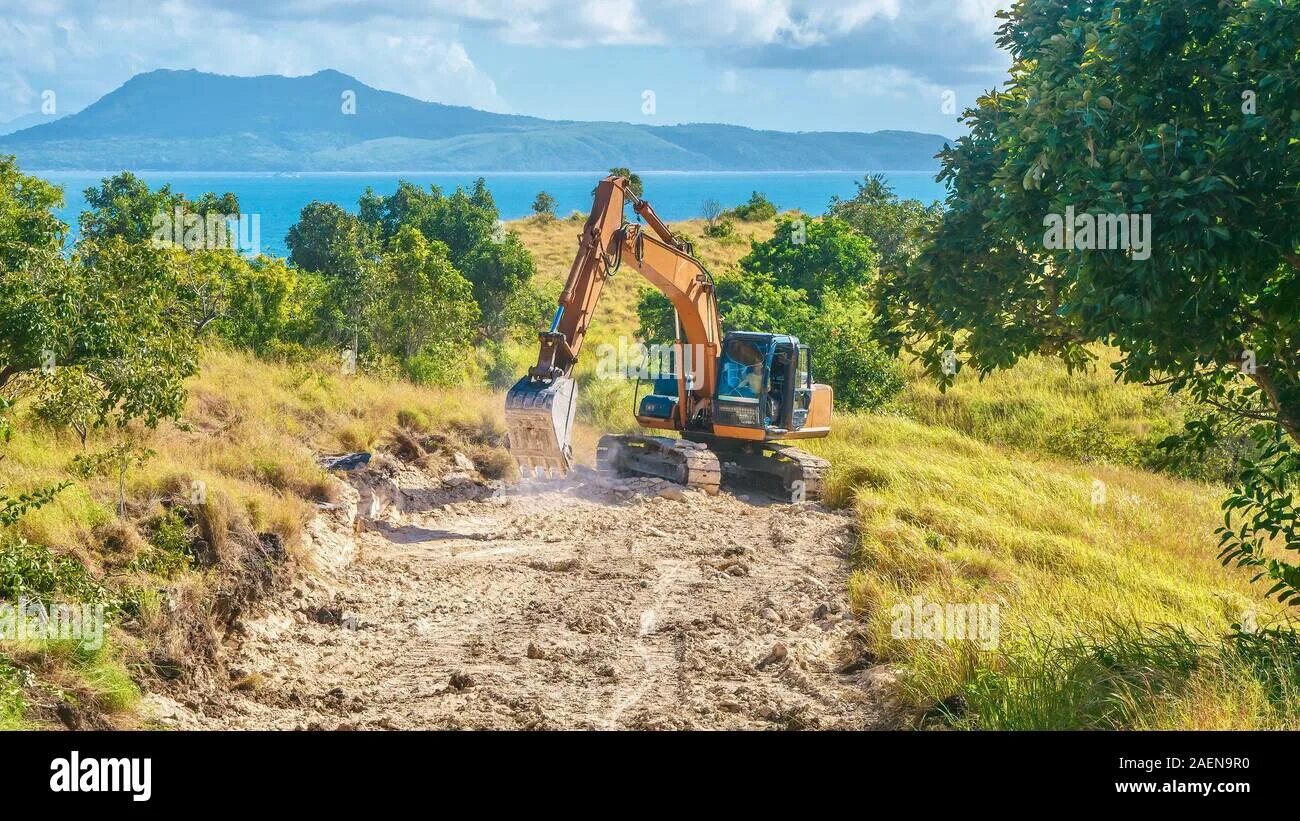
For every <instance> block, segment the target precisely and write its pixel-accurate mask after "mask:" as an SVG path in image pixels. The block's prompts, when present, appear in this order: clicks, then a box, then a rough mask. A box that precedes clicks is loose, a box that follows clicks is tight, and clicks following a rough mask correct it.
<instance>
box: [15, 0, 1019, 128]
mask: <svg viewBox="0 0 1300 821" xmlns="http://www.w3.org/2000/svg"><path fill="white" fill-rule="evenodd" d="M999 5H1000V3H999V0H653V1H652V2H643V1H642V0H224V2H221V1H220V0H161V2H159V0H150V1H149V2H141V1H140V0H0V122H3V121H6V120H10V119H14V118H16V117H19V116H22V115H32V114H40V113H42V110H43V106H44V113H45V114H46V115H50V111H49V110H50V109H51V108H52V109H53V110H54V115H51V116H57V115H63V114H68V113H71V112H74V111H77V110H79V109H81V108H83V107H85V106H86V105H89V104H90V103H92V102H94V101H95V100H97V99H99V98H100V97H101V96H103V95H104V94H106V93H108V92H110V91H112V90H113V89H115V88H117V87H118V86H120V85H121V84H122V83H124V82H126V80H128V79H130V78H131V77H132V76H134V75H135V74H138V73H141V72H145V71H151V70H153V69H158V68H173V69H186V68H195V69H198V70H200V71H209V72H214V73H218V74H233V75H243V76H248V75H257V74H283V75H291V76H297V75H305V74H312V73H314V72H316V71H319V70H321V69H326V68H333V69H337V70H339V71H342V72H344V73H347V74H351V75H353V76H355V77H356V78H358V79H359V80H361V81H362V82H364V83H366V84H368V85H371V86H374V87H377V88H382V89H386V90H390V91H396V92H400V93H403V94H409V95H411V96H413V97H417V98H420V99H423V100H431V101H436V102H441V103H449V104H455V105H469V106H474V107H476V108H482V109H487V110H491V111H500V112H508V113H517V114H531V115H535V116H540V117H547V118H553V119H572V120H622V121H627V122H644V123H648V124H655V125H666V124H675V123H684V122H724V123H733V124H737V125H745V126H749V127H753V128H771V129H779V130H783V131H876V130H880V129H906V130H913V131H925V132H931V133H938V134H943V135H945V136H954V135H956V134H959V133H961V132H962V131H963V130H964V129H963V128H962V126H961V124H960V122H959V119H958V115H959V114H960V112H961V110H962V109H963V108H964V107H966V106H968V105H970V104H972V103H973V102H974V100H975V98H976V97H977V96H978V95H979V94H981V93H983V92H984V91H986V90H988V89H990V88H993V87H994V86H996V85H997V84H998V83H1000V82H1001V81H1002V79H1003V77H1004V76H1005V73H1006V70H1007V68H1008V66H1009V64H1010V60H1009V58H1008V57H1007V55H1006V54H1005V53H1004V52H1001V51H999V50H998V48H997V46H996V43H995V34H994V32H995V31H996V29H997V26H998V20H997V19H996V18H995V17H994V12H995V11H996V9H997V8H998V6H999Z"/></svg>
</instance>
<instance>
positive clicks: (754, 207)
mask: <svg viewBox="0 0 1300 821" xmlns="http://www.w3.org/2000/svg"><path fill="white" fill-rule="evenodd" d="M731 213H733V214H735V215H736V217H737V219H742V220H744V221H745V222H764V221H766V220H770V219H772V218H773V217H775V216H776V205H774V204H773V203H772V201H771V200H769V199H768V198H767V196H766V195H764V194H762V193H760V192H758V191H754V192H753V193H751V194H750V195H749V199H748V200H747V201H746V202H742V203H741V204H740V205H737V206H736V207H735V208H733V209H731Z"/></svg>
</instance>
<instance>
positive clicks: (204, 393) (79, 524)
mask: <svg viewBox="0 0 1300 821" xmlns="http://www.w3.org/2000/svg"><path fill="white" fill-rule="evenodd" d="M513 227H514V229H515V230H516V231H518V232H519V234H520V235H521V237H522V238H523V239H524V241H525V243H526V244H527V245H528V247H529V248H530V249H531V251H532V253H533V254H534V257H535V259H536V261H537V264H538V267H539V279H540V280H541V281H542V282H543V283H548V284H549V287H552V288H556V289H558V283H559V282H560V281H561V280H562V279H563V277H564V276H565V274H566V273H567V271H568V266H569V264H570V263H571V261H572V256H573V253H574V247H575V241H576V234H577V232H578V230H580V228H581V220H568V219H562V220H554V221H536V220H528V221H522V222H519V223H516V224H515V225H514V226H513ZM675 227H677V228H678V229H679V230H684V231H685V232H686V233H688V234H691V235H693V236H694V237H695V238H697V240H698V244H697V252H698V254H699V255H700V257H701V258H702V259H703V260H705V262H706V264H707V265H708V266H709V267H710V268H711V269H712V270H715V271H721V270H725V269H726V268H728V267H729V266H734V265H735V264H736V262H737V261H738V260H739V259H740V257H741V256H743V255H744V254H745V253H746V252H747V251H748V247H749V243H748V239H749V238H759V239H762V238H765V237H766V236H768V235H770V232H771V231H772V223H770V222H769V223H764V224H746V223H737V228H738V230H739V231H740V232H741V238H740V239H738V240H728V241H718V240H712V239H708V238H703V236H702V235H703V231H702V225H701V224H700V223H699V222H688V223H684V224H681V225H678V226H675ZM641 287H644V286H643V285H642V284H641V282H640V281H639V279H638V278H637V277H636V276H635V275H633V274H632V273H631V272H624V274H623V275H620V276H616V277H615V279H614V280H613V281H612V282H611V283H610V284H609V286H608V288H607V291H606V294H605V300H604V312H603V314H602V316H601V317H600V318H599V319H598V320H597V321H596V322H595V323H593V327H592V330H591V336H590V339H589V345H590V346H591V347H589V348H588V350H587V353H588V355H587V356H586V358H585V359H584V361H583V363H582V366H581V369H580V372H579V381H580V384H581V389H580V396H581V398H582V418H583V420H584V421H585V422H586V424H584V425H583V426H582V427H581V428H580V429H579V431H578V434H577V437H576V442H575V445H576V449H577V451H578V453H579V456H580V458H586V459H588V460H589V459H590V455H591V451H592V449H593V447H594V443H595V440H596V438H597V437H598V436H599V435H600V433H603V432H606V431H610V430H630V429H632V427H633V425H634V422H633V420H632V418H631V398H632V386H631V384H630V383H628V382H626V381H619V380H598V379H596V378H595V356H594V354H595V352H596V348H597V346H598V345H599V344H600V343H602V342H615V341H616V340H617V338H618V337H619V335H626V336H629V337H630V336H631V335H632V334H633V333H634V332H635V328H636V318H635V311H634V305H635V298H636V294H637V292H638V289H639V288H641ZM510 355H512V356H515V357H516V358H517V359H518V360H519V362H518V366H517V368H515V370H514V372H515V373H522V372H523V370H524V368H525V367H526V364H525V363H526V362H527V360H528V359H529V358H531V357H532V356H534V355H535V348H534V346H533V345H532V344H528V343H525V342H516V343H513V345H512V347H511V348H510ZM1099 355H1100V356H1101V361H1100V363H1099V367H1098V368H1097V369H1095V370H1092V371H1087V372H1082V373H1075V374H1068V373H1066V372H1065V370H1064V368H1063V367H1061V366H1060V365H1059V364H1056V363H1054V362H1052V361H1046V360H1037V359H1033V360H1029V361H1026V362H1024V363H1022V364H1021V365H1019V366H1017V367H1016V368H1014V369H1012V370H1010V371H1007V372H1005V373H1000V374H995V375H993V376H991V377H989V378H987V379H985V380H982V381H981V380H979V379H977V378H975V376H974V375H971V374H968V373H964V374H962V375H961V376H960V377H959V378H958V380H957V382H956V385H955V386H954V387H953V388H952V389H951V390H949V391H948V392H947V393H943V394H941V393H939V392H938V391H937V389H936V388H935V387H934V386H933V384H932V383H930V382H929V381H927V380H926V379H924V378H923V377H921V376H920V375H919V374H918V373H916V372H913V373H912V375H911V379H910V382H909V385H908V388H907V390H906V391H905V392H904V394H903V395H902V396H901V397H900V398H899V399H898V400H897V401H896V402H895V403H894V404H893V405H892V406H891V407H889V408H888V409H887V410H886V412H883V413H880V414H875V415H856V416H855V415H849V414H839V415H838V416H837V418H836V421H835V427H834V432H833V434H832V436H831V437H829V438H828V439H826V440H820V441H814V442H811V443H810V444H809V448H810V449H812V450H814V451H816V452H818V453H820V454H822V455H824V456H826V457H827V458H829V459H830V460H831V461H832V463H833V465H834V467H833V471H832V474H831V480H830V482H831V495H830V499H829V502H830V503H831V504H833V505H838V506H845V507H850V508H852V509H853V510H854V511H855V512H856V514H857V516H858V518H859V520H860V527H859V533H860V536H859V546H858V551H857V556H856V560H855V561H856V572H855V574H854V575H853V578H852V580H851V586H850V590H849V594H850V599H851V601H852V604H853V607H854V610H855V615H856V617H857V618H858V620H859V621H860V622H861V623H862V632H861V640H862V651H863V660H864V661H867V662H886V663H888V664H889V665H890V668H891V669H892V670H894V671H895V674H896V676H897V680H896V682H895V683H894V684H893V685H892V688H893V691H894V692H895V694H896V696H897V698H898V699H899V702H900V705H901V707H902V708H903V709H904V711H905V713H906V714H907V715H910V716H913V717H914V718H915V719H916V721H917V723H918V725H919V726H935V725H938V724H947V725H951V726H957V727H993V728H1017V727H1108V726H1118V727H1175V728H1187V727H1289V728H1296V727H1300V673H1297V671H1298V670H1300V663H1298V662H1300V653H1290V652H1289V651H1286V650H1276V649H1275V650H1271V651H1259V652H1256V651H1253V650H1251V649H1250V648H1241V647H1239V646H1236V645H1232V644H1229V643H1226V642H1225V641H1224V640H1223V638H1222V637H1223V636H1224V634H1225V633H1226V632H1227V631H1228V629H1229V627H1230V625H1231V624H1232V623H1233V622H1236V621H1239V620H1241V619H1242V618H1243V616H1244V615H1245V614H1247V613H1250V612H1254V613H1255V616H1256V618H1257V620H1258V621H1259V622H1260V623H1261V624H1267V623H1269V622H1270V621H1272V620H1275V619H1277V618H1279V617H1280V616H1281V615H1282V614H1281V613H1279V612H1278V611H1277V610H1276V609H1274V608H1271V607H1270V606H1269V605H1267V604H1265V603H1264V602H1263V601H1262V599H1261V596H1260V592H1261V591H1259V590H1256V589H1252V588H1251V587H1250V585H1249V584H1248V582H1247V580H1246V577H1245V576H1244V574H1242V573H1239V572H1235V571H1232V570H1227V569H1224V568H1222V567H1221V566H1220V565H1219V564H1218V562H1217V560H1216V559H1215V555H1214V554H1215V538H1214V533H1213V531H1214V528H1215V526H1216V524H1217V523H1218V522H1219V520H1220V519H1219V516H1220V514H1219V510H1218V505H1219V501H1220V499H1221V497H1222V495H1223V492H1224V491H1223V489H1222V488H1221V487H1219V486H1217V485H1214V484H1210V483H1204V482H1193V481H1187V480H1184V479H1180V478H1177V477H1175V476H1173V475H1171V474H1169V473H1160V472H1155V471H1153V470H1151V469H1149V468H1150V467H1151V466H1153V465H1154V464H1155V460H1154V458H1153V455H1154V442H1155V441H1157V440H1158V439H1159V438H1161V437H1163V436H1164V435H1165V434H1166V433H1168V432H1169V431H1171V430H1173V429H1175V428H1176V427H1177V426H1178V425H1179V424H1180V422H1181V419H1182V414H1183V408H1182V407H1180V406H1179V405H1178V404H1177V403H1175V402H1173V401H1172V400H1170V399H1169V398H1168V397H1167V396H1165V395H1164V394H1162V393H1160V392H1159V391H1157V390H1155V389H1149V388H1143V387H1139V386H1125V385H1116V384H1114V383H1113V382H1112V381H1111V379H1110V376H1109V372H1108V370H1107V369H1106V367H1105V365H1106V362H1107V357H1108V354H1107V353H1106V352H1104V351H1101V352H1099ZM338 370H339V369H338V367H337V365H336V363H334V362H331V361H328V360H322V361H318V362H313V363H300V364H276V363H270V362H265V361H259V360H256V359H254V358H252V357H250V356H248V355H245V354H242V353H237V352H231V351H227V350H223V349H209V350H207V351H206V352H205V354H204V358H203V362H202V369H201V371H200V373H199V375H198V376H196V377H195V378H193V379H192V380H190V383H189V390H190V395H189V400H188V405H187V409H186V413H185V416H184V418H183V419H182V420H181V421H180V422H179V423H176V424H164V425H163V426H161V427H160V428H159V429H157V430H154V431H149V430H144V429H138V428H134V429H131V430H128V431H117V432H99V433H97V434H96V435H95V436H93V437H92V440H91V444H90V447H89V451H90V452H92V453H94V452H100V451H103V450H104V449H105V448H108V447H110V446H112V445H114V444H117V443H120V442H122V441H125V440H127V439H130V440H132V441H134V442H135V443H136V444H137V445H138V446H139V447H143V448H147V449H148V450H149V452H150V453H149V455H148V456H147V458H145V459H144V462H143V464H142V465H140V466H137V467H132V468H131V469H130V470H129V471H128V472H127V474H126V477H125V482H124V487H125V493H126V516H125V518H124V519H119V517H118V515H117V512H116V495H117V477H116V475H113V474H110V475H100V476H95V477H92V478H89V479H83V478H81V477H79V476H78V475H77V474H76V473H75V472H74V471H73V470H72V467H73V459H74V457H75V456H77V455H78V453H79V452H80V445H79V443H78V442H77V440H76V439H75V438H74V437H72V436H71V435H68V434H65V433H59V432H56V431H53V430H50V429H48V428H42V427H40V426H38V425H36V424H35V423H34V422H31V423H26V424H22V425H20V426H19V427H18V431H19V432H18V434H17V435H16V436H15V438H14V440H13V441H12V442H11V443H10V444H9V446H8V447H7V448H6V454H7V456H6V458H5V459H4V460H0V484H3V485H5V486H7V488H8V490H9V492H11V493H13V492H21V491H23V490H25V489H29V488H33V487H37V486H40V485H43V484H47V483H50V482H59V481H70V482H72V485H71V486H70V487H68V488H67V489H65V490H64V491H62V492H61V493H60V494H59V496H58V497H57V499H56V500H55V501H54V502H53V503H52V504H50V505H49V506H47V507H45V508H44V509H41V510H39V511H37V512H35V513H33V514H30V515H29V516H28V517H26V518H25V519H24V520H23V521H22V522H21V525H20V531H19V532H20V534H21V535H22V536H24V537H26V538H27V539H28V540H29V541H30V543H31V545H48V546H49V548H51V550H52V551H53V552H52V553H44V552H42V551H43V548H40V549H38V548H29V549H24V551H6V552H5V556H6V559H5V562H6V564H5V565H4V566H3V567H0V583H3V584H6V585H8V587H6V590H7V591H8V592H10V593H12V592H13V591H12V590H11V589H10V588H11V587H12V584H13V580H14V579H15V578H27V577H30V576H40V575H41V574H44V576H48V577H50V578H52V579H53V580H54V582H52V584H54V587H55V588H67V589H73V588H75V589H77V590H81V591H83V592H84V591H90V593H91V594H93V595H94V596H95V597H97V598H98V599H100V600H104V601H107V602H109V603H110V604H111V605H112V606H113V608H114V612H115V613H116V616H115V618H114V624H115V626H114V627H113V629H112V631H111V634H110V638H109V642H108V644H107V645H106V646H105V647H104V648H102V649H99V650H96V651H93V652H92V651H84V650H79V649H77V648H75V647H73V646H71V645H68V644H67V643H57V642H55V643H43V644H39V645H37V644H22V645H17V646H14V645H6V647H5V648H4V650H3V652H0V727H14V726H34V725H35V726H41V725H56V724H57V723H59V721H60V717H61V716H62V713H61V710H62V711H63V712H66V710H68V709H73V710H74V711H76V712H77V713H78V714H79V715H81V714H84V716H85V717H86V718H85V721H86V722H89V723H90V724H91V725H92V726H93V724H94V722H95V721H96V720H103V719H102V718H100V719H96V718H95V717H96V716H100V717H103V716H108V717H109V719H108V720H110V721H111V722H112V723H114V724H117V725H126V726H130V725H132V724H133V723H135V719H133V718H132V717H131V715H132V713H131V707H132V705H133V704H134V703H135V701H136V699H137V698H138V695H139V687H138V685H137V682H138V681H140V680H142V678H143V677H145V676H149V677H155V676H159V675H163V674H167V675H172V674H175V675H179V676H182V677H183V676H184V675H186V674H187V671H188V670H192V669H195V668H196V667H199V666H201V665H202V664H203V663H204V662H205V661H208V660H211V659H212V658H213V657H214V654H215V653H216V652H217V650H218V648H219V644H220V641H221V637H220V633H221V632H222V630H223V624H224V623H226V622H225V621H223V620H228V619H229V618H230V617H231V608H232V607H233V608H234V609H235V610H237V609H238V608H239V607H241V606H244V605H246V604H247V603H248V602H251V600H252V599H253V598H255V597H256V596H257V595H259V594H260V593H261V592H263V591H264V590H265V589H266V587H267V585H269V584H270V583H272V582H273V578H271V576H275V575H276V574H279V573H283V572H288V571H290V570H293V569H296V570H299V571H301V570H308V571H309V570H310V568H309V567H307V566H306V565H305V560H304V558H303V555H304V554H303V551H301V550H300V545H301V537H302V532H303V525H304V523H305V522H306V521H307V520H308V518H309V517H310V516H312V515H313V514H314V512H315V506H316V504H317V503H320V502H328V501H330V500H331V499H332V494H333V490H332V488H333V485H332V484H331V482H330V481H329V480H328V478H327V477H326V475H325V474H324V473H323V471H321V469H320V468H319V467H317V463H316V457H317V456H318V455H319V454H322V453H333V452H342V451H353V450H362V449H368V448H371V447H374V446H375V445H376V444H377V443H379V442H382V441H383V440H384V439H385V438H386V437H387V436H388V435H389V433H390V431H391V430H392V429H393V428H394V427H396V426H399V425H401V426H405V427H410V428H417V429H424V430H427V431H436V432H439V433H441V434H444V435H446V436H447V437H448V440H449V445H450V446H452V447H454V448H456V449H458V450H462V451H463V452H465V453H467V454H469V455H470V456H471V457H472V458H474V459H475V461H476V462H477V463H479V464H480V466H482V468H483V469H484V470H485V471H492V472H495V473H497V474H502V475H504V474H508V473H509V472H510V469H511V468H510V463H509V461H508V457H507V455H506V454H505V453H504V451H503V450H502V449H501V447H500V435H501V432H502V426H501V405H502V396H501V394H500V392H497V391H493V390H491V389H488V388H485V387H475V386H466V387H463V388H460V389H456V390H446V391H438V390H429V389H424V388H419V387H416V386H413V385H411V384H409V383H406V382H394V381H387V380H382V379H376V378H371V377H367V376H360V377H346V376H343V375H342V374H340V373H339V372H338ZM195 482H201V483H202V484H203V487H204V488H205V489H206V498H205V499H204V501H202V502H200V503H196V502H194V501H193V499H192V497H191V493H192V488H193V487H194V483H195ZM1098 482H1100V483H1101V487H1102V488H1103V491H1104V492H1103V494H1102V495H1101V496H1100V497H1099V496H1098V493H1097V488H1098V485H1097V483H1098ZM178 521H179V523H180V524H181V525H182V526H185V527H189V528H194V529H197V531H198V532H200V533H201V534H203V536H204V539H205V542H206V543H207V544H209V545H210V547H211V551H210V552H211V557H210V558H209V560H207V561H197V560H195V557H193V556H191V555H189V554H188V553H187V551H186V550H185V549H183V548H184V545H178V543H177V540H176V538H175V534H176V528H177V523H178ZM268 544H274V545H282V546H283V548H284V549H283V555H282V556H279V557H278V558H274V560H273V561H270V560H268V556H269V555H270V554H268V553H267V551H266V546H267V545H268ZM59 557H74V558H75V559H77V560H78V561H76V562H72V563H67V562H65V561H63V560H61V559H60V558H59ZM83 567H84V568H85V569H84V570H83V569H81V568H83ZM268 568H269V570H268ZM268 573H269V574H270V575H268ZM44 576H42V578H43V577H44ZM918 597H919V600H920V601H921V602H924V603H927V604H929V603H933V604H939V605H947V604H958V605H976V606H978V605H983V606H985V607H992V606H994V605H996V607H997V611H996V613H997V618H998V620H997V631H996V642H990V641H988V640H987V639H988V638H989V637H988V636H987V635H983V636H978V637H970V636H967V637H938V638H937V639H929V638H917V637H916V636H906V635H903V636H900V635H896V631H895V630H894V626H895V625H894V623H895V621H896V620H897V614H898V611H897V610H896V609H895V608H896V607H897V606H898V605H910V604H911V603H913V602H916V601H917V600H918ZM64 721H66V719H64Z"/></svg>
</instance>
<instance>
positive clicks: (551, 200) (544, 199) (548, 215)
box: [533, 191, 555, 219]
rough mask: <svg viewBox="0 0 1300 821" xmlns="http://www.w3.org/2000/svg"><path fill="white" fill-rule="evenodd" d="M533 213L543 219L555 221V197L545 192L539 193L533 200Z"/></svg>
mask: <svg viewBox="0 0 1300 821" xmlns="http://www.w3.org/2000/svg"><path fill="white" fill-rule="evenodd" d="M533 213H534V214H536V215H537V216H538V217H541V218H542V219H555V197H552V196H551V195H550V194H548V193H546V192H545V191H538V192H537V198H536V199H534V200H533Z"/></svg>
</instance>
